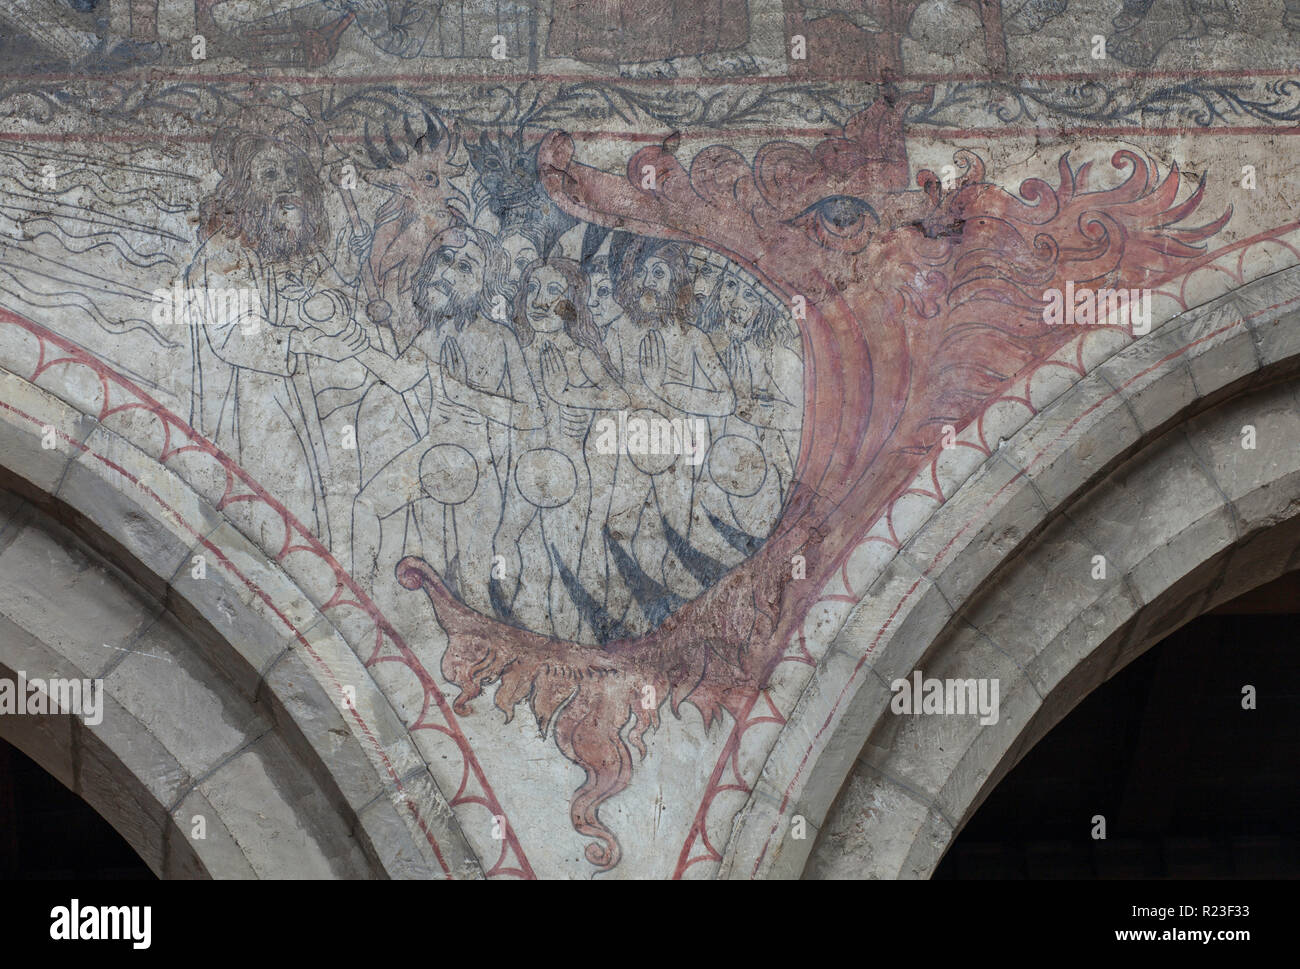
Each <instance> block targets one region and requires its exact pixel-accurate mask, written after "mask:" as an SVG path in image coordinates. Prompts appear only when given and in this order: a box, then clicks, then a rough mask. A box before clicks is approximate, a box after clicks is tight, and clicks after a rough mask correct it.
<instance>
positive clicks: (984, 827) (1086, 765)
mask: <svg viewBox="0 0 1300 969" xmlns="http://www.w3.org/2000/svg"><path fill="white" fill-rule="evenodd" d="M1248 685H1249V686H1253V687H1254V688H1255V693H1256V708H1255V709H1254V710H1247V709H1243V705H1242V701H1243V692H1242V691H1243V688H1244V687H1246V686H1248ZM1297 765H1300V573H1291V574H1289V575H1288V576H1284V577H1283V578H1282V579H1279V580H1277V581H1276V582H1273V583H1270V584H1269V585H1266V586H1263V587H1261V588H1259V589H1257V590H1255V591H1254V592H1252V593H1249V594H1247V595H1245V596H1242V597H1241V598H1240V599H1237V600H1234V602H1232V603H1229V604H1228V605H1226V606H1223V607H1221V608H1219V609H1216V610H1215V611H1214V612H1212V613H1209V614H1207V615H1204V616H1201V617H1200V618H1199V619H1196V620H1195V621H1193V622H1191V623H1189V624H1188V625H1186V626H1184V627H1183V628H1182V629H1180V630H1178V631H1177V632H1176V633H1174V634H1173V635H1172V636H1170V637H1169V638H1168V639H1166V640H1164V641H1163V642H1161V643H1160V644H1158V645H1157V646H1155V647H1154V648H1152V649H1151V650H1149V651H1148V652H1147V653H1145V654H1143V655H1142V656H1141V657H1139V658H1138V659H1137V660H1135V661H1134V662H1133V663H1131V664H1130V665H1129V666H1127V667H1126V668H1125V669H1124V670H1122V671H1121V672H1120V673H1119V674H1118V675H1116V676H1115V677H1113V678H1112V679H1111V680H1109V681H1108V682H1106V683H1104V684H1103V685H1102V686H1101V687H1099V688H1098V689H1097V690H1096V691H1094V692H1093V693H1092V694H1091V695H1089V696H1088V697H1086V698H1085V699H1084V700H1083V702H1082V703H1080V704H1079V706H1077V707H1076V708H1075V709H1074V710H1073V711H1072V712H1071V713H1070V714H1069V715H1068V716H1067V717H1066V718H1065V719H1064V720H1062V721H1061V722H1060V723H1059V724H1057V725H1056V727H1054V728H1053V729H1052V730H1051V731H1050V732H1049V733H1048V734H1047V736H1045V737H1044V738H1043V739H1042V740H1041V741H1039V743H1038V744H1037V745H1035V747H1034V748H1033V749H1032V750H1031V751H1030V752H1029V753H1028V754H1027V755H1026V756H1025V758H1024V759H1023V760H1022V761H1021V762H1020V763H1019V764H1017V765H1016V766H1015V767H1014V768H1013V769H1012V771H1011V772H1010V773H1009V774H1008V775H1007V776H1006V777H1005V778H1004V779H1003V780H1002V782H1001V783H1000V784H999V785H998V786H997V788H996V789H994V790H993V792H992V793H991V794H990V795H989V797H988V799H987V800H986V801H985V802H984V804H983V805H981V806H980V808H979V810H978V811H976V813H975V815H974V816H973V817H972V818H971V820H970V822H969V823H968V824H967V825H966V827H965V828H964V829H963V830H962V832H961V833H960V834H959V835H958V836H957V838H956V839H955V840H954V842H953V844H952V845H951V847H950V848H949V850H948V853H947V854H946V855H945V856H944V859H943V861H942V862H941V863H940V864H939V867H938V868H937V869H936V870H935V873H934V877H935V878H940V879H968V878H969V879H978V878H1171V879H1172V878H1277V877H1280V878H1288V877H1289V878H1294V877H1296V876H1297V875H1300V770H1297ZM1095 815H1102V816H1104V817H1105V819H1106V838H1105V839H1104V840H1098V839H1094V838H1093V828H1094V822H1093V818H1094V816H1095Z"/></svg>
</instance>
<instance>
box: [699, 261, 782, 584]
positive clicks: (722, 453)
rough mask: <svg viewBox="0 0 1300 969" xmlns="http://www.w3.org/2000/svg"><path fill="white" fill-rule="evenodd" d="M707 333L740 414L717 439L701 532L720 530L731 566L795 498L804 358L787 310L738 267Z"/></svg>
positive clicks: (716, 299)
mask: <svg viewBox="0 0 1300 969" xmlns="http://www.w3.org/2000/svg"><path fill="white" fill-rule="evenodd" d="M702 327H703V329H704V330H705V332H707V333H708V334H709V335H710V337H712V339H713V344H714V346H715V347H716V348H717V350H718V354H719V356H721V358H722V361H723V364H724V366H725V367H726V368H727V374H728V375H729V376H730V378H731V385H732V387H733V388H734V389H735V391H736V411H735V413H734V414H730V415H728V416H727V417H724V418H722V420H721V421H720V422H719V423H720V425H721V426H720V428H719V431H718V433H717V434H716V435H714V436H713V437H712V439H711V442H710V446H709V451H708V454H707V456H706V458H705V461H704V474H703V475H702V477H701V486H700V500H699V502H698V503H697V515H696V517H697V521H696V526H697V529H703V528H707V527H708V526H712V528H714V529H716V530H718V531H720V532H721V534H722V535H723V537H724V538H725V539H727V543H728V545H730V548H729V549H727V553H728V554H727V555H726V556H725V559H724V560H725V561H726V562H727V564H735V563H736V562H737V561H739V560H741V559H743V558H746V557H748V556H749V555H751V554H753V552H754V551H755V550H756V548H757V547H758V545H759V544H761V541H762V539H763V537H765V535H766V531H767V529H768V528H769V527H770V524H769V523H770V521H771V515H772V512H771V509H773V508H779V507H781V506H782V505H783V504H784V502H785V499H786V497H787V496H788V495H789V493H790V488H791V485H792V483H793V476H794V468H795V464H796V462H797V461H798V458H799V433H800V429H801V424H802V413H803V360H802V359H801V356H800V352H799V346H798V340H799V336H798V333H797V331H795V330H794V328H793V325H792V324H791V323H790V322H789V321H788V319H787V315H786V312H785V310H784V308H782V307H778V306H777V305H776V304H775V303H774V302H772V301H771V300H769V299H765V298H764V296H763V294H762V292H760V289H759V286H758V285H757V282H756V281H755V280H753V279H752V278H749V277H748V276H747V274H745V273H743V272H742V271H741V270H739V269H738V268H736V267H734V266H733V267H729V268H727V269H725V270H724V271H723V272H722V274H721V276H720V277H719V278H718V279H717V281H716V283H715V284H714V286H713V289H712V293H711V294H710V297H709V299H708V301H707V304H706V306H705V308H704V314H703V323H702ZM701 519H702V520H701ZM697 534H698V531H697Z"/></svg>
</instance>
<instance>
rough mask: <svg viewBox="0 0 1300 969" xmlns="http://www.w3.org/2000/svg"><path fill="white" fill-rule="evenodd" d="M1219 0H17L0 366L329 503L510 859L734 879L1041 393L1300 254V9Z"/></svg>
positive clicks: (421, 722)
mask: <svg viewBox="0 0 1300 969" xmlns="http://www.w3.org/2000/svg"><path fill="white" fill-rule="evenodd" d="M1225 11H1226V8H1224V7H1222V5H1220V6H1215V5H1214V4H1213V3H1210V4H1199V3H1184V2H1182V0H1178V2H1169V3H1165V2H1164V0H1154V2H1153V3H1146V4H1143V3H1136V4H1132V3H1127V2H1125V3H1124V4H1122V5H1119V4H1117V3H1098V2H1093V3H1084V2H1080V0H1069V2H1068V3H1067V2H1066V0H1052V2H1043V3H1039V2H1036V0H1029V2H1028V3H1006V4H1002V5H998V4H988V3H979V4H975V3H972V4H958V3H947V2H943V0H926V2H923V3H919V4H917V3H885V2H880V3H877V2H875V0H872V2H865V0H854V2H844V0H835V2H831V3H829V4H828V5H825V6H822V5H816V4H813V3H811V2H805V0H797V2H796V0H785V2H784V3H781V2H771V0H747V2H746V0H716V2H713V3H706V4H695V3H684V2H668V0H657V2H649V0H610V2H603V3H594V4H587V3H576V2H573V0H555V2H554V3H553V4H541V3H536V2H532V3H516V2H513V0H500V2H496V0H485V2H476V0H457V2H448V3H445V4H425V3H417V2H414V0H402V2H399V0H387V2H383V0H364V2H363V0H315V2H306V0H305V2H302V3H299V4H283V3H276V4H272V3H247V2H240V3H233V2H223V0H184V2H181V0H99V2H98V3H96V2H94V0H82V2H75V3H63V2H60V3H52V4H35V3H27V2H25V0H20V2H17V3H13V4H10V5H8V7H7V8H6V10H5V11H3V12H0V32H3V34H4V37H3V42H4V47H3V51H4V55H3V56H4V57H5V64H6V73H5V76H4V78H3V80H2V81H0V104H2V105H3V107H4V118H5V121H4V130H3V137H2V138H0V159H2V160H3V164H2V165H0V305H2V306H3V308H4V309H5V310H6V311H8V315H6V317H5V319H6V321H9V320H10V317H12V322H6V323H5V324H4V325H3V326H0V363H3V365H4V367H5V368H6V369H8V370H10V371H12V372H14V373H18V374H20V375H23V376H25V377H29V378H31V377H36V378H37V379H38V382H42V380H43V381H44V382H43V383H42V386H48V387H49V389H51V390H52V391H54V392H56V393H58V394H59V395H60V396H64V397H65V398H69V399H72V400H73V402H74V403H77V404H78V405H79V406H83V407H85V408H86V409H87V410H88V411H90V412H92V413H93V412H94V411H95V408H96V407H97V406H98V404H97V403H96V401H97V400H99V401H100V402H101V403H102V399H101V398H100V397H97V395H100V394H101V387H100V384H99V383H97V382H96V381H95V380H88V379H87V378H85V376H84V373H83V372H82V371H77V373H81V374H82V376H76V375H75V374H74V373H73V370H72V369H71V368H67V369H66V370H61V369H60V367H62V366H63V365H62V364H61V363H59V362H58V360H56V359H54V357H52V356H51V353H52V352H53V351H52V350H51V349H50V348H51V347H53V346H55V345H56V344H57V345H58V346H64V345H65V344H66V346H67V347H68V348H72V349H66V350H64V351H61V352H64V353H68V354H73V355H74V356H75V355H76V354H78V353H84V354H86V355H88V356H87V357H86V359H93V360H94V361H96V366H97V367H100V368H102V369H103V371H104V372H108V371H111V372H112V373H113V374H115V375H117V376H118V377H120V378H121V379H123V380H125V381H129V382H130V384H131V386H132V387H134V388H136V390H137V391H138V392H139V394H141V395H143V396H142V398H141V399H144V398H147V399H148V400H149V401H151V402H152V403H151V404H150V407H151V408H152V409H153V410H152V412H153V413H163V412H165V413H167V414H169V415H171V419H173V420H175V421H177V422H179V423H177V424H176V426H180V424H181V423H183V424H184V425H185V426H187V427H188V428H190V429H192V431H193V433H194V435H195V436H196V438H202V439H204V440H206V441H207V442H209V443H210V444H211V445H213V446H215V448H216V449H217V450H219V452H220V453H221V454H223V455H225V456H226V457H227V458H228V459H229V460H230V462H232V464H233V465H234V466H237V467H238V468H240V469H242V471H243V472H245V473H246V474H247V476H248V478H249V479H250V480H251V481H252V482H254V483H255V486H254V485H249V486H239V487H236V486H234V485H232V480H233V479H232V478H231V476H230V475H229V474H224V473H215V472H212V470H211V468H210V467H208V466H200V464H199V463H198V462H197V461H193V460H191V458H192V455H190V456H187V453H186V449H184V448H175V449H173V450H171V451H169V450H168V449H167V446H163V447H162V448H161V453H162V455H163V456H164V457H165V460H166V463H167V464H168V466H169V467H172V468H173V470H176V471H177V472H178V473H180V474H182V476H184V477H186V479H187V480H188V481H189V482H190V483H191V484H192V485H193V486H194V487H195V488H196V489H197V490H199V491H200V493H202V494H204V495H205V496H206V497H208V498H209V499H210V500H212V501H213V502H214V503H216V504H219V505H220V506H221V507H222V509H223V511H225V513H226V514H227V515H228V516H229V517H230V518H231V520H232V521H234V522H235V523H236V524H237V525H238V526H239V528H240V529H241V531H243V532H244V533H245V534H246V535H247V536H248V537H249V538H250V539H251V540H253V541H255V542H257V543H259V544H260V545H261V546H262V547H263V548H264V549H266V550H267V551H268V552H269V554H271V555H273V556H274V555H282V554H283V553H284V551H285V550H286V549H287V548H288V547H289V545H290V539H289V538H288V537H287V536H288V534H289V532H290V531H292V530H293V529H291V528H289V527H288V526H287V525H286V524H285V523H286V522H292V523H293V528H297V529H299V530H300V531H298V532H295V534H302V535H308V534H309V535H311V536H314V537H315V539H316V540H318V541H319V543H320V545H321V548H322V554H325V553H327V554H328V556H329V557H330V558H331V559H332V560H333V561H334V562H336V563H338V565H339V566H340V567H341V568H342V569H343V570H345V571H346V572H347V573H349V574H350V575H351V577H352V578H353V579H354V580H355V582H356V583H357V585H358V588H359V589H361V590H363V594H362V595H361V598H364V599H365V600H366V603H367V608H369V609H373V610H374V614H375V615H381V616H382V617H384V619H383V621H384V623H385V624H387V625H388V626H389V627H391V629H392V630H394V631H396V632H397V633H398V634H400V638H401V640H402V641H403V642H404V643H405V644H406V645H407V646H409V649H403V650H395V649H393V648H391V646H390V645H389V641H388V640H385V639H383V638H382V637H380V639H379V640H378V641H373V640H372V641H363V638H362V637H361V636H359V635H357V633H356V630H355V629H352V628H349V626H348V621H347V619H346V618H340V619H338V620H337V621H338V623H339V625H340V628H341V631H342V632H344V634H345V635H349V636H351V637H352V639H351V640H350V641H352V643H353V646H354V647H355V649H356V650H357V653H358V655H359V656H360V657H361V658H362V659H363V660H365V661H366V663H367V664H368V666H369V668H370V669H371V671H372V673H373V675H374V677H375V679H376V681H377V682H378V683H379V684H380V686H381V687H382V688H383V689H384V690H385V691H386V692H387V693H388V695H389V696H390V697H391V698H392V700H393V703H394V705H395V707H396V708H397V709H398V710H399V712H401V713H402V714H403V715H404V716H405V717H406V718H407V722H408V724H409V726H410V727H411V729H412V734H413V736H414V738H415V739H416V742H417V744H419V746H420V749H421V750H422V752H424V753H425V755H426V757H427V759H428V761H429V763H430V765H431V767H432V769H433V771H434V774H435V776H436V777H437V779H438V782H439V784H440V786H441V787H442V789H443V791H444V793H445V794H446V795H447V796H448V798H449V799H450V800H451V801H452V803H453V806H454V807H455V808H456V809H457V811H458V814H459V816H460V821H461V824H462V826H463V827H464V829H465V831H466V834H467V836H468V837H469V839H470V841H471V842H472V843H473V844H474V845H475V847H476V849H477V850H478V851H479V853H480V855H481V857H482V858H483V859H484V863H485V867H489V868H491V869H492V870H493V872H494V873H496V874H517V875H518V874H522V875H530V874H537V875H545V876H562V877H587V876H590V875H592V874H595V873H603V872H610V873H613V874H615V875H619V876H626V877H632V876H647V877H650V876H653V877H672V876H676V877H683V876H690V877H698V876H702V875H708V874H710V873H712V872H713V871H715V870H716V866H717V862H718V860H719V858H720V852H721V851H722V850H723V849H724V847H725V837H726V832H727V830H728V829H729V824H730V818H731V817H732V815H733V814H734V813H735V812H736V811H737V810H739V809H740V808H741V807H743V805H744V803H745V801H746V800H747V799H748V798H749V797H751V796H759V794H760V793H762V791H761V787H760V788H757V790H758V791H759V793H755V791H756V785H757V784H759V777H760V774H759V772H760V769H761V766H762V763H763V761H764V759H765V757H766V755H767V753H768V751H769V749H770V745H771V742H772V740H773V738H774V737H775V733H776V731H778V730H779V728H780V726H781V724H782V723H783V722H784V718H785V716H786V715H787V714H788V713H789V711H790V710H791V709H792V708H793V705H794V704H795V703H796V702H797V701H798V698H799V696H800V692H801V690H802V685H803V683H804V682H806V678H807V676H808V673H809V670H810V668H811V667H810V663H811V661H812V660H813V659H814V658H815V657H817V656H819V655H820V652H821V651H824V650H825V648H826V645H827V643H828V642H829V641H830V638H831V636H832V635H833V633H834V632H835V631H836V630H837V629H838V627H839V625H840V623H842V622H843V619H844V617H845V615H846V614H847V611H848V609H849V607H850V606H851V605H852V603H853V602H854V601H856V599H857V597H858V596H859V595H860V594H861V592H862V590H863V589H864V588H865V584H866V581H867V580H868V578H869V577H870V576H871V575H873V574H874V572H873V570H874V569H878V568H879V565H880V564H881V563H882V562H883V561H884V560H885V558H887V557H888V556H890V555H892V553H893V551H894V550H896V549H897V547H898V544H899V539H898V530H899V528H900V527H901V525H900V522H902V521H903V520H904V519H906V518H907V517H908V516H909V515H912V516H914V515H915V514H917V513H918V511H919V509H921V508H929V507H933V505H935V504H936V503H939V502H942V501H943V500H944V499H945V496H946V495H947V494H950V493H951V491H952V490H954V489H955V488H956V487H957V486H958V485H959V484H960V481H961V480H962V478H963V477H964V476H965V474H968V473H969V472H970V471H971V470H972V469H973V468H974V467H975V465H976V464H978V463H979V462H980V461H982V460H983V459H984V457H985V456H987V455H988V454H990V453H991V452H992V451H993V450H995V449H996V448H997V444H998V440H997V437H996V434H995V433H994V432H995V431H996V427H997V426H998V424H997V421H998V420H999V419H1001V418H1000V417H999V415H1000V414H1003V413H1004V412H1006V411H1007V410H1008V409H1013V408H1014V407H1017V406H1021V404H1019V403H1017V402H1018V401H1023V400H1024V399H1025V398H1026V397H1027V396H1028V392H1027V387H1028V383H1029V382H1034V381H1037V382H1039V383H1041V382H1042V381H1045V380H1053V381H1068V380H1074V379H1079V378H1082V377H1084V376H1085V374H1086V373H1087V372H1088V370H1089V369H1090V368H1091V367H1093V366H1095V365H1096V364H1097V363H1098V362H1099V361H1101V360H1103V359H1104V358H1105V356H1106V355H1107V354H1108V353H1109V352H1113V350H1114V349H1116V348H1117V347H1119V346H1121V345H1123V344H1124V343H1126V342H1128V341H1130V340H1132V339H1135V338H1140V337H1141V336H1142V335H1143V334H1144V333H1145V332H1146V328H1147V327H1148V326H1157V327H1158V325H1159V323H1160V322H1162V321H1163V320H1165V319H1167V318H1168V317H1170V316H1171V315H1173V314H1175V313H1177V312H1179V311H1180V310H1181V309H1184V308H1187V307H1190V306H1194V305H1197V304H1198V303H1200V302H1203V301H1204V300H1205V299H1207V298H1209V297H1210V296H1213V295H1215V294H1217V293H1219V292H1222V291H1223V290H1224V289H1226V288H1229V287H1230V286H1232V285H1235V284H1240V283H1241V282H1243V281H1245V280H1247V279H1250V278H1254V277H1257V276H1260V275H1264V274H1267V273H1269V272H1273V271H1276V270H1277V269H1280V268H1283V267H1285V266H1287V265H1290V264H1291V263H1293V262H1294V261H1295V257H1296V254H1297V250H1296V248H1295V245H1296V240H1295V228H1296V220H1297V217H1296V211H1297V199H1296V197H1295V195H1296V188H1295V186H1294V182H1293V180H1292V181H1288V178H1289V167H1290V164H1291V162H1293V161H1294V160H1295V157H1296V156H1295V152H1294V148H1293V147H1292V146H1291V144H1290V139H1291V136H1292V134H1293V132H1294V125H1295V121H1296V118H1297V117H1298V116H1300V85H1298V83H1297V80H1296V79H1295V70H1296V63H1295V62H1296V51H1297V50H1298V49H1300V39H1298V38H1297V34H1296V33H1294V32H1293V31H1294V30H1295V29H1297V28H1300V24H1298V23H1297V22H1296V16H1297V15H1296V13H1295V11H1294V10H1293V9H1292V8H1291V7H1290V6H1288V5H1287V4H1284V3H1282V2H1281V0H1277V2H1258V3H1255V2H1252V3H1246V4H1243V5H1242V11H1243V15H1242V16H1238V17H1229V16H1227V15H1226V13H1225ZM796 36H797V37H798V38H799V46H797V47H796V46H793V45H792V44H793V42H792V38H794V37H796ZM1098 37H1100V38H1102V40H1103V41H1104V43H1103V44H1102V45H1101V47H1102V48H1103V49H1108V50H1109V53H1108V54H1106V56H1103V57H1097V56H1095V52H1096V51H1097V50H1098V47H1097V45H1096V43H1095V40H1096V38H1098ZM1107 44H1108V45H1109V47H1108V48H1107ZM200 48H201V50H200ZM1210 49H1213V51H1215V56H1216V58H1217V59H1216V63H1220V64H1227V65H1236V66H1237V67H1238V68H1240V69H1232V68H1228V67H1225V68H1223V69H1218V70H1214V71H1210V70H1204V71H1188V70H1183V68H1184V67H1185V65H1186V63H1187V57H1188V55H1189V53H1191V52H1195V51H1200V50H1210ZM796 50H797V51H798V54H799V55H800V56H796V55H795V53H794V52H795V51H796ZM200 53H201V54H202V56H198V54H200ZM1167 67H1168V68H1176V69H1177V71H1178V72H1177V73H1174V71H1173V70H1171V69H1166V68H1167ZM1134 68H1138V69H1141V71H1140V72H1137V73H1135V72H1134V71H1133V70H1132V69H1134ZM1274 131H1275V132H1276V133H1275V134H1274V133H1273V132H1274ZM1261 134H1262V135H1263V136H1264V137H1260V136H1261ZM1247 135H1249V137H1247ZM1082 291H1089V292H1094V291H1109V292H1112V293H1124V294H1134V298H1133V299H1132V301H1131V304H1132V305H1131V307H1130V306H1129V305H1128V304H1129V301H1128V300H1127V299H1126V300H1125V305H1124V307H1123V312H1122V313H1120V314H1119V315H1118V316H1114V315H1112V316H1111V317H1108V318H1106V319H1104V320H1103V319H1101V318H1100V315H1098V316H1097V317H1093V316H1089V317H1088V318H1086V319H1083V320H1081V322H1082V324H1083V325H1081V326H1070V325H1054V323H1055V321H1052V320H1050V319H1046V318H1045V316H1044V306H1045V304H1046V302H1047V299H1048V294H1049V293H1051V292H1069V293H1071V294H1074V293H1076V292H1082ZM1143 294H1145V295H1143ZM1144 300H1145V302H1144ZM1089 305H1093V304H1089ZM1116 305H1117V306H1118V305H1119V304H1116ZM1143 307H1145V309H1143ZM1130 310H1131V311H1130ZM1143 314H1150V315H1149V316H1147V317H1146V318H1145V319H1144V318H1143ZM56 338H57V339H56ZM60 341H61V342H60ZM78 359H80V358H78ZM105 386H106V385H105ZM1035 386H1038V384H1037V383H1036V384H1035ZM115 428H116V429H118V430H119V431H120V432H121V433H123V434H125V435H126V436H127V437H128V438H132V439H133V440H136V439H137V438H139V439H140V443H141V446H145V445H146V443H147V441H146V439H147V438H148V436H149V433H150V432H149V424H148V421H146V420H144V419H143V418H138V419H137V418H131V419H123V420H121V421H119V423H118V424H117V425H115ZM133 435H134V437H133ZM945 441H947V444H948V445H949V446H945ZM155 450H158V449H157V448H155ZM205 468H206V470H205ZM240 480H242V479H240ZM268 508H269V509H272V510H273V511H274V514H270V515H269V516H268V515H267V514H266V509H268ZM286 567H287V566H286ZM471 755H472V756H471ZM485 791H489V792H491V798H488V797H487V796H486V795H483V794H482V792H485ZM485 805H489V807H490V809H488V808H485ZM502 819H504V822H503V821H502ZM502 823H504V824H505V825H506V826H507V829H508V831H509V837H505V838H503V837H502V835H501V830H500V829H501V826H502Z"/></svg>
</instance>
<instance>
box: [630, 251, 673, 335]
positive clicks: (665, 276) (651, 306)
mask: <svg viewBox="0 0 1300 969" xmlns="http://www.w3.org/2000/svg"><path fill="white" fill-rule="evenodd" d="M632 292H633V299H632V305H631V306H630V307H628V309H629V310H630V311H631V312H632V314H633V316H634V318H635V319H636V321H637V322H638V323H640V324H641V325H643V326H660V325H662V324H663V323H665V322H666V321H667V317H669V316H670V315H671V314H672V312H673V274H672V269H670V268H669V266H668V263H667V262H666V261H664V260H663V259H660V258H659V257H658V256H651V257H650V258H649V259H647V260H646V261H645V262H644V263H642V265H641V268H640V269H639V270H637V274H636V277H635V287H634V288H633V291H632Z"/></svg>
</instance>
